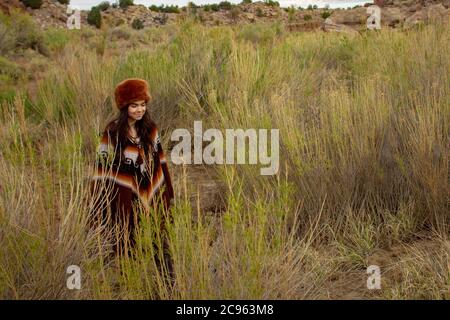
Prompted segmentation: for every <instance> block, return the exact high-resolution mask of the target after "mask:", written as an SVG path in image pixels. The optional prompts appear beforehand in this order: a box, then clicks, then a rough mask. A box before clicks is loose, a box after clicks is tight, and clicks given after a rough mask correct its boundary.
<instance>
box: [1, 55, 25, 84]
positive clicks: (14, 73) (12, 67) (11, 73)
mask: <svg viewBox="0 0 450 320" xmlns="http://www.w3.org/2000/svg"><path fill="white" fill-rule="evenodd" d="M0 74H1V75H6V76H8V77H9V78H11V79H13V80H17V79H19V77H20V76H21V75H22V70H21V69H20V67H19V66H18V65H17V64H16V63H14V62H12V61H9V60H8V59H6V58H4V57H1V56H0Z"/></svg>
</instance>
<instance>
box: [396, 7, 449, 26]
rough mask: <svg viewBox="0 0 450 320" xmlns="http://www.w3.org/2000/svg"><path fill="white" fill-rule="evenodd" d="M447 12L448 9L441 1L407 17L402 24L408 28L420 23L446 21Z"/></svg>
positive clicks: (447, 19) (447, 17)
mask: <svg viewBox="0 0 450 320" xmlns="http://www.w3.org/2000/svg"><path fill="white" fill-rule="evenodd" d="M449 14H450V9H447V8H445V7H444V6H443V4H442V3H440V4H433V5H430V6H428V7H425V8H422V10H420V11H417V12H416V13H414V14H412V15H411V16H409V17H407V18H406V19H405V22H404V25H403V26H404V28H405V29H408V28H411V27H413V26H415V25H417V24H421V23H448V21H449Z"/></svg>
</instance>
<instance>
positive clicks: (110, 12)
mask: <svg viewBox="0 0 450 320" xmlns="http://www.w3.org/2000/svg"><path fill="white" fill-rule="evenodd" d="M375 4H377V5H378V6H380V8H381V26H382V27H383V28H385V27H393V28H401V27H402V28H410V27H413V26H415V25H417V24H421V23H448V21H449V13H450V0H443V1H438V0H376V1H375ZM371 5H372V4H371V3H367V4H365V5H364V6H359V7H356V8H353V9H348V10H346V9H335V10H325V9H316V10H295V11H292V12H287V10H285V9H283V8H280V7H276V6H269V5H267V4H266V3H264V2H262V1H257V2H253V3H250V4H240V5H238V6H235V7H233V8H232V9H231V10H226V9H220V10H218V11H212V10H210V11H205V10H204V8H201V7H200V8H197V9H196V10H192V11H191V10H183V11H181V12H180V13H159V12H154V11H151V10H150V9H149V8H148V7H146V6H144V5H133V6H129V7H127V8H119V7H117V8H112V7H110V8H108V9H106V10H105V11H102V12H101V15H102V22H103V26H105V27H116V26H119V25H121V24H127V25H131V24H132V23H133V21H134V20H135V19H139V20H141V21H142V23H143V26H144V27H151V26H160V25H165V24H171V23H174V22H176V21H177V20H179V19H185V18H187V17H188V16H190V17H195V19H197V21H199V22H201V23H203V24H204V25H208V26H214V25H235V24H250V23H258V22H274V21H280V22H282V23H283V24H284V25H285V26H286V28H287V29H288V30H290V31H311V30H318V29H322V30H325V31H338V32H352V31H351V30H350V29H352V30H353V31H362V30H365V29H366V28H367V18H368V14H367V7H369V6H371ZM11 8H21V9H22V10H25V11H27V12H29V13H30V14H31V15H32V16H33V17H34V19H35V20H36V22H37V24H38V25H39V26H41V27H42V28H43V29H47V28H49V27H61V28H66V27H67V26H66V22H67V19H68V16H69V15H70V14H68V13H67V5H63V4H61V3H59V2H58V1H57V0H43V4H42V6H41V8H40V9H36V10H33V9H31V8H25V7H24V6H23V4H22V3H21V2H20V0H0V9H1V10H2V11H4V12H9V10H11ZM194 11H195V12H194ZM325 11H327V12H328V13H331V16H330V17H329V18H330V19H329V20H326V18H327V15H328V14H327V15H324V12H325ZM87 14H88V11H86V10H82V11H81V27H82V28H93V27H91V26H89V25H88V23H87ZM349 28H350V29H349Z"/></svg>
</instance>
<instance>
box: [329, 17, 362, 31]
mask: <svg viewBox="0 0 450 320" xmlns="http://www.w3.org/2000/svg"><path fill="white" fill-rule="evenodd" d="M322 30H323V31H326V32H344V33H349V34H357V33H358V31H356V30H355V29H353V28H352V27H349V26H346V25H345V24H339V23H336V22H335V21H334V20H333V19H332V18H326V19H325V21H324V23H323V25H322Z"/></svg>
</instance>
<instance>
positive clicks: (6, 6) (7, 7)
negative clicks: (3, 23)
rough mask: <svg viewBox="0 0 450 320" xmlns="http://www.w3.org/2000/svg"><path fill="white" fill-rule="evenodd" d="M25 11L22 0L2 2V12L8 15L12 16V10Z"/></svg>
mask: <svg viewBox="0 0 450 320" xmlns="http://www.w3.org/2000/svg"><path fill="white" fill-rule="evenodd" d="M14 9H18V10H22V11H24V10H25V6H24V5H23V3H22V2H21V1H20V0H1V1H0V11H1V12H3V13H6V14H10V12H11V10H14Z"/></svg>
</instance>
